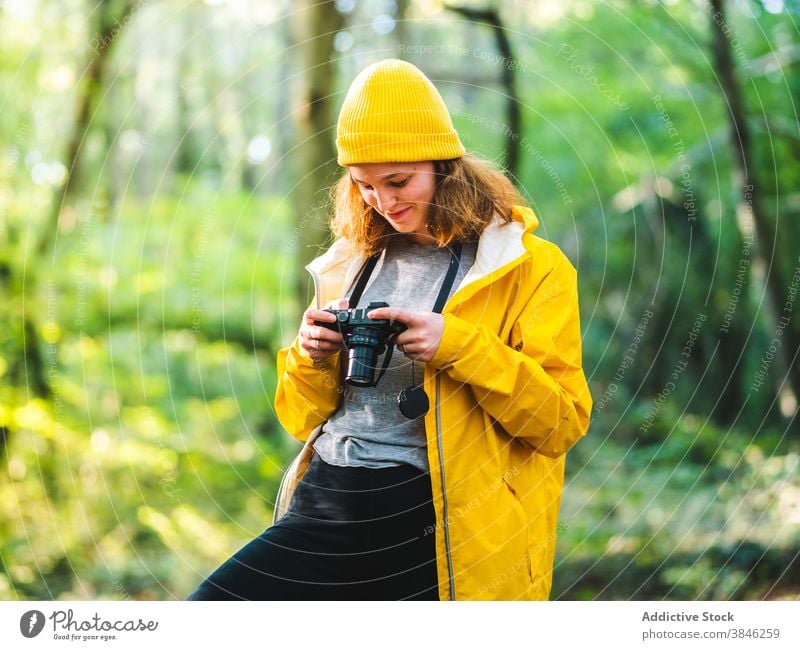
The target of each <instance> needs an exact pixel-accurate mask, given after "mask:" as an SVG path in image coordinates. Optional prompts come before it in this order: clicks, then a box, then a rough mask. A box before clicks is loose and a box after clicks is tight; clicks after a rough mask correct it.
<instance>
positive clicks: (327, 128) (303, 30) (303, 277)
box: [292, 0, 344, 309]
mask: <svg viewBox="0 0 800 650" xmlns="http://www.w3.org/2000/svg"><path fill="white" fill-rule="evenodd" d="M295 19H296V23H295V25H296V29H297V32H298V38H297V40H298V42H299V43H301V47H300V51H299V53H298V54H299V57H298V59H299V62H300V66H301V70H302V75H301V80H302V86H301V89H300V98H299V101H298V103H297V111H296V116H297V117H296V120H297V145H296V147H295V150H294V152H293V156H292V157H293V159H294V161H295V166H294V169H295V170H296V171H295V174H296V180H295V183H294V184H293V193H292V194H293V202H294V206H295V218H296V223H297V229H296V233H297V257H296V259H297V266H296V273H297V285H296V286H297V289H296V291H297V297H298V304H299V305H300V306H302V308H303V309H305V306H306V305H307V304H308V302H309V299H310V298H309V296H308V293H309V292H308V286H309V284H308V280H309V278H308V273H307V272H306V270H305V266H306V265H307V264H308V263H309V262H310V261H311V260H312V259H313V258H314V257H316V256H317V255H318V254H319V249H320V246H321V245H322V243H323V242H324V241H325V240H326V239H327V238H328V224H327V216H328V209H329V197H328V188H329V187H330V186H331V184H332V183H333V182H334V181H335V179H336V176H337V174H338V173H339V167H338V165H337V164H336V149H335V146H334V138H333V132H332V127H331V125H335V123H336V118H335V115H334V103H335V95H334V89H335V88H336V85H335V82H336V74H335V72H336V66H335V64H334V61H333V55H334V47H333V43H334V38H335V36H336V34H337V32H338V31H339V30H341V28H342V27H343V25H344V15H343V14H341V13H340V12H339V11H338V10H337V8H336V2H334V1H333V0H325V1H324V2H317V1H316V0H303V2H302V3H300V5H299V7H298V9H297V12H296V15H295Z"/></svg>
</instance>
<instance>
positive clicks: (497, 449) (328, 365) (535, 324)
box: [275, 207, 592, 600]
mask: <svg viewBox="0 0 800 650" xmlns="http://www.w3.org/2000/svg"><path fill="white" fill-rule="evenodd" d="M513 216H514V220H513V221H512V222H511V223H508V224H503V223H502V222H501V221H500V220H499V219H495V220H494V221H493V222H492V223H490V224H489V225H488V226H487V227H486V229H485V230H484V232H483V234H482V235H481V239H480V242H479V244H478V251H477V256H476V260H475V263H474V265H473V266H472V268H471V269H470V270H469V272H468V273H467V275H466V277H465V278H464V279H463V281H462V282H461V284H460V285H459V286H458V287H457V289H456V291H455V292H454V293H453V295H452V297H451V298H450V300H449V301H448V302H447V304H446V305H445V307H444V310H443V312H442V313H443V315H444V319H445V324H444V332H443V335H442V340H441V343H440V344H439V348H438V350H437V351H436V354H435V355H434V357H433V359H432V360H431V361H430V362H428V363H426V364H425V379H424V382H425V383H424V387H425V392H426V393H427V395H428V398H429V400H430V404H431V408H430V410H429V411H428V413H427V415H426V416H425V430H426V433H427V442H428V460H429V463H430V471H431V484H432V488H433V503H434V507H435V511H436V526H435V529H433V530H430V531H425V532H426V533H428V534H435V535H436V550H437V569H438V575H439V598H440V599H441V600H518V599H529V600H546V599H547V598H548V597H549V593H550V587H551V583H552V572H553V555H554V551H555V543H556V525H557V520H558V511H559V505H560V502H561V492H562V488H563V482H564V454H565V453H566V451H567V450H568V449H569V448H570V447H571V446H572V445H573V444H575V442H576V441H577V440H578V439H580V438H581V437H582V436H583V435H585V434H586V431H587V429H588V427H589V414H590V411H591V407H592V398H591V395H590V394H589V389H588V386H587V384H586V379H585V377H584V374H583V370H582V367H581V333H580V327H579V315H578V294H577V277H576V275H577V274H576V272H575V269H574V267H573V266H572V264H571V263H570V262H569V260H568V259H567V257H566V256H565V255H564V254H563V253H562V252H561V250H560V249H559V248H558V247H557V246H556V245H555V244H552V243H550V242H547V241H545V240H543V239H541V238H540V237H537V236H536V235H534V234H533V231H534V230H535V229H536V227H537V226H538V225H539V222H538V220H537V219H536V216H535V215H534V214H533V211H532V210H530V209H529V208H525V207H515V208H514V211H513ZM364 261H365V257H364V256H363V255H362V254H360V253H358V252H356V251H355V250H354V249H353V248H352V245H351V244H350V243H349V242H348V241H346V240H343V239H340V240H337V241H336V242H334V244H333V245H332V246H331V247H330V249H329V250H328V251H327V252H326V253H325V254H324V255H322V256H321V257H319V258H317V259H316V260H314V261H313V262H312V263H311V264H309V266H308V270H309V272H310V273H311V274H312V276H313V277H314V281H315V289H316V303H317V305H323V304H325V303H327V302H329V301H331V300H334V299H337V298H341V297H343V296H344V295H345V294H346V292H347V290H348V289H349V288H350V286H351V284H352V282H353V280H354V278H355V276H356V275H357V273H358V271H359V269H360V268H361V267H362V265H363V263H364ZM379 264H380V261H379ZM378 268H379V267H378ZM376 273H377V272H376ZM339 364H340V355H339V354H336V355H334V356H332V357H330V358H328V359H326V360H324V361H323V362H316V363H315V362H314V361H312V360H311V359H309V358H308V357H306V356H305V355H303V354H302V353H301V351H300V348H299V346H298V341H297V340H295V342H294V343H293V345H292V346H290V347H288V348H284V349H283V350H281V351H280V352H279V354H278V389H277V393H276V396H275V409H276V412H277V415H278V418H279V420H280V422H281V424H282V425H283V426H284V427H285V428H286V430H287V431H288V432H289V433H290V434H291V435H292V436H294V437H295V438H297V439H298V440H300V441H306V440H307V439H308V438H309V436H310V435H312V432H313V433H314V434H316V433H317V432H318V431H319V429H320V427H321V425H322V424H324V423H325V422H326V421H327V419H328V418H329V417H330V416H331V415H332V414H333V413H334V412H335V411H336V410H337V409H338V408H339V404H340V401H341V398H342V392H343V390H342V387H341V379H340V366H339Z"/></svg>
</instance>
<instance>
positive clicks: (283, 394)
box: [275, 337, 342, 442]
mask: <svg viewBox="0 0 800 650" xmlns="http://www.w3.org/2000/svg"><path fill="white" fill-rule="evenodd" d="M339 357H340V353H339V352H337V353H336V354H334V355H333V356H331V357H328V358H327V359H324V360H322V361H316V362H315V361H314V360H313V359H311V358H310V357H308V356H306V355H305V354H304V353H303V351H302V348H301V347H300V339H299V337H298V338H295V340H294V342H293V343H292V345H290V346H289V347H287V348H283V349H282V350H280V351H279V352H278V388H277V390H276V392H275V413H276V414H277V416H278V421H279V422H280V423H281V425H282V426H283V428H284V429H286V431H288V432H289V433H290V434H291V435H292V436H294V437H295V438H297V439H298V440H299V441H300V442H305V440H306V439H307V438H308V436H309V434H310V433H311V431H312V430H313V429H314V428H315V427H316V426H317V425H320V424H322V423H323V422H327V421H328V419H329V418H330V417H331V415H333V414H334V413H335V412H336V409H337V408H338V407H339V401H340V397H341V393H342V391H341V381H340V368H339V364H340V360H339Z"/></svg>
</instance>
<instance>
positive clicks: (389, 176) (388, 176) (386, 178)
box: [350, 172, 411, 183]
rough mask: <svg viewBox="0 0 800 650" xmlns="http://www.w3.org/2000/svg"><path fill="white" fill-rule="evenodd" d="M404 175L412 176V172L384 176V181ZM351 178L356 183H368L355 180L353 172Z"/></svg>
mask: <svg viewBox="0 0 800 650" xmlns="http://www.w3.org/2000/svg"><path fill="white" fill-rule="evenodd" d="M403 174H411V172H394V173H392V174H387V175H386V176H384V177H383V180H385V181H388V180H389V179H391V178H394V177H395V176H402V175H403ZM350 178H351V179H352V180H354V181H355V182H356V183H365V182H366V181H360V180H358V179H357V178H355V177H354V176H353V172H350Z"/></svg>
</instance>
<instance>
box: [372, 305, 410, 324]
mask: <svg viewBox="0 0 800 650" xmlns="http://www.w3.org/2000/svg"><path fill="white" fill-rule="evenodd" d="M367 318H377V319H381V318H383V319H387V320H396V321H400V322H401V323H403V324H404V325H408V324H410V323H411V321H413V320H414V314H413V312H410V311H406V310H405V309H400V308H399V307H378V309H373V310H372V311H371V312H369V313H368V314H367Z"/></svg>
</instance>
